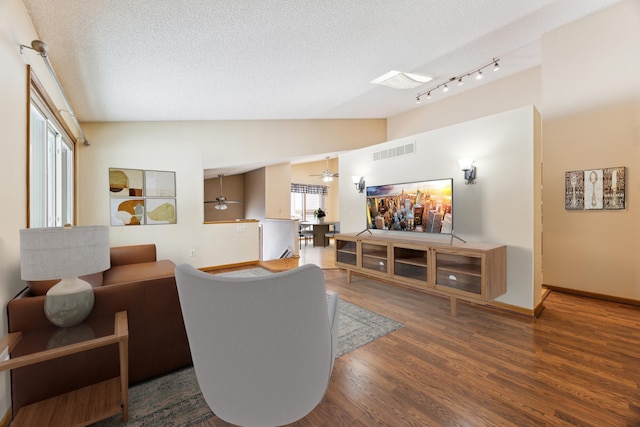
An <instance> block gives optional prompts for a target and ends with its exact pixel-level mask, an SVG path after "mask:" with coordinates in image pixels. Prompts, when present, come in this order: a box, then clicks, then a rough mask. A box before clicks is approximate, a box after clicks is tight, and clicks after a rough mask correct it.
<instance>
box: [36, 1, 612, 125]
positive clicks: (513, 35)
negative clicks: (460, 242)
mask: <svg viewBox="0 0 640 427" xmlns="http://www.w3.org/2000/svg"><path fill="white" fill-rule="evenodd" d="M618 1H619V0H484V1H482V0H430V1H424V0H414V1H410V0H400V1H386V0H350V1H344V0H340V1H337V0H325V1H317V0H297V1H284V0H267V1H257V0H253V1H250V0H234V1H211V0H185V1H177V0H174V1H170V0H163V1H157V0H135V1H131V0H108V1H107V0H95V1H86V0H24V3H25V5H26V7H27V9H28V11H29V13H30V16H31V18H32V21H33V23H34V26H35V29H36V31H37V33H38V35H39V38H40V39H41V40H43V41H45V42H46V43H47V44H48V46H49V59H50V61H51V63H52V65H53V67H54V69H55V70H56V73H57V74H58V77H59V78H60V81H61V82H62V86H63V88H64V90H65V93H66V95H67V97H68V98H69V101H70V104H71V105H72V107H73V109H74V111H75V113H76V115H77V117H78V119H79V120H80V121H81V122H90V121H157V120H260V119H330V118H388V117H393V116H395V115H397V114H400V113H403V112H406V111H408V110H410V109H413V108H417V107H418V105H416V99H415V98H416V94H417V93H418V92H420V91H423V90H426V89H429V88H430V87H433V86H436V85H437V84H439V83H442V82H444V81H446V80H448V79H449V78H450V77H452V76H455V75H460V74H463V73H466V72H468V71H472V70H474V69H476V68H478V67H479V66H481V65H483V64H485V63H487V62H490V61H491V60H492V58H495V57H498V58H501V62H500V64H501V66H502V68H501V70H500V72H498V73H489V72H487V73H485V75H486V78H485V79H483V80H482V81H481V82H480V83H479V82H473V83H470V84H466V85H464V86H461V87H459V88H456V89H455V90H450V91H449V92H448V94H447V96H451V95H453V94H455V93H460V91H462V90H469V89H471V88H473V87H477V85H478V84H486V83H488V82H491V81H492V80H494V79H497V78H503V77H506V76H509V75H512V74H514V73H517V72H520V71H522V70H525V69H528V68H531V67H534V66H537V65H539V64H540V47H539V43H540V37H541V35H542V34H543V33H545V32H547V31H550V30H553V29H555V28H557V27H559V26H562V25H564V24H567V23H569V22H572V21H574V20H577V19H579V18H581V17H583V16H585V15H588V14H591V13H593V12H595V11H598V10H600V9H603V8H605V7H608V6H610V5H612V4H614V3H617V2H618ZM24 43H25V44H28V43H30V40H25V41H24ZM32 54H33V53H32ZM390 70H398V71H403V72H411V73H419V74H426V75H429V76H431V77H432V78H433V81H431V82H429V83H426V84H425V85H423V86H421V87H418V88H416V89H404V90H398V89H391V88H388V87H385V86H376V85H373V84H371V83H369V82H370V81H371V80H373V79H375V78H376V77H378V76H380V75H382V74H384V73H386V72H388V71H390ZM444 96H445V95H444V94H442V93H438V94H437V96H434V99H433V100H432V101H437V99H440V98H442V97H444Z"/></svg>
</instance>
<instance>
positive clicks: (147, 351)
mask: <svg viewBox="0 0 640 427" xmlns="http://www.w3.org/2000/svg"><path fill="white" fill-rule="evenodd" d="M174 268H175V265H174V263H173V262H171V261H169V260H161V261H157V260H156V247H155V245H153V244H150V245H133V246H120V247H113V248H111V268H110V269H109V270H107V271H105V272H104V273H103V274H98V275H92V276H91V277H89V278H88V281H89V282H90V283H92V285H93V286H94V293H95V304H94V307H93V310H92V311H91V314H90V315H89V317H87V319H86V320H85V322H84V323H85V324H88V325H91V324H92V322H94V321H95V320H96V319H97V318H99V317H100V316H110V317H112V316H113V314H114V313H116V312H118V311H121V310H126V311H127V317H128V321H129V384H135V383H138V382H141V381H144V380H147V379H149V378H152V377H155V376H158V375H161V374H165V373H168V372H171V371H173V370H175V369H178V368H182V367H185V366H189V365H191V363H192V362H191V353H190V350H189V343H188V341H187V335H186V331H185V328H184V321H183V319H182V310H181V309H180V302H179V300H178V292H177V288H176V281H175V277H174ZM34 289H35V287H34ZM42 291H43V290H42V289H38V290H37V291H35V292H36V293H41V292H42ZM45 292H46V291H45ZM43 304H44V295H35V294H34V291H32V288H31V287H28V288H26V289H24V290H23V291H22V292H21V293H20V294H18V295H17V296H16V297H15V298H14V299H13V300H11V301H9V303H8V305H7V317H8V328H9V332H16V331H29V330H41V329H42V330H45V331H47V333H53V332H56V331H58V329H56V328H55V327H54V326H53V325H51V323H49V321H48V320H47V318H46V317H45V315H44V311H43ZM118 375H119V365H118V347H117V345H111V346H108V347H103V348H97V349H93V350H89V351H86V352H84V353H80V354H75V355H71V356H66V357H63V358H60V359H55V360H52V361H48V362H43V363H39V364H37V365H32V366H28V367H24V368H18V369H14V370H13V371H12V372H11V400H12V410H13V414H14V415H15V414H17V412H18V409H20V407H22V406H24V405H28V404H30V403H33V402H37V401H39V400H42V399H46V398H48V397H51V396H55V395H58V394H61V393H64V392H67V391H70V390H74V389H77V388H80V387H83V386H86V385H89V384H93V383H97V382H100V381H103V380H105V379H109V378H113V377H116V376H118Z"/></svg>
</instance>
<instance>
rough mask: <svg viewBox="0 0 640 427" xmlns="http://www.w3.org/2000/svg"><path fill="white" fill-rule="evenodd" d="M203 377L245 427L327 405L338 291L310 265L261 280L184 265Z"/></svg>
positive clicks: (180, 275) (180, 271)
mask: <svg viewBox="0 0 640 427" xmlns="http://www.w3.org/2000/svg"><path fill="white" fill-rule="evenodd" d="M176 282H177V285H178V294H179V297H180V304H181V307H182V313H183V316H184V322H185V326H186V330H187V337H188V338H189V346H190V348H191V354H192V358H193V364H194V367H195V373H196V377H197V379H198V383H199V385H200V388H201V390H202V393H203V395H204V398H205V400H206V402H207V404H208V405H209V407H210V408H211V410H212V411H213V413H214V414H216V415H217V416H218V417H219V418H221V419H223V420H224V421H227V422H229V423H232V424H237V425H241V426H258V425H259V426H276V425H283V424H289V423H292V422H294V421H297V420H299V419H301V418H303V417H304V416H305V415H307V414H308V413H309V412H311V410H313V408H315V407H316V405H318V403H320V401H321V400H322V398H323V397H324V394H325V392H326V390H327V386H328V384H329V378H330V376H331V371H332V369H333V361H334V358H335V351H336V344H337V335H338V315H339V314H338V295H337V294H332V295H331V296H330V297H329V298H328V297H327V294H326V290H325V284H324V273H323V272H322V270H321V269H320V268H319V267H318V266H315V265H304V266H302V267H298V268H296V269H293V270H289V271H285V272H282V273H274V274H270V275H267V276H261V277H250V278H249V277H226V276H224V275H215V274H207V273H203V272H202V271H199V270H197V269H196V268H194V267H192V266H191V265H188V264H181V265H178V266H177V267H176Z"/></svg>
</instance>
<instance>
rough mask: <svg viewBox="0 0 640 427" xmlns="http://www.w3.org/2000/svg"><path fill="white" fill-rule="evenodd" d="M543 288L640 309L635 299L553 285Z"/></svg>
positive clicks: (639, 304)
mask: <svg viewBox="0 0 640 427" xmlns="http://www.w3.org/2000/svg"><path fill="white" fill-rule="evenodd" d="M542 286H544V287H545V288H547V289H549V290H550V291H556V292H564V293H565V294H573V295H579V296H583V297H588V298H595V299H600V300H604V301H611V302H617V303H619V304H627V305H633V306H636V307H640V301H638V300H635V299H630V298H622V297H616V296H612V295H605V294H598V293H595V292H587V291H581V290H578V289H571V288H563V287H560V286H552V285H542Z"/></svg>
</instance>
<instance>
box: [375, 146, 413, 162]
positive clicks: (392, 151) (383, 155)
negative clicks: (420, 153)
mask: <svg viewBox="0 0 640 427" xmlns="http://www.w3.org/2000/svg"><path fill="white" fill-rule="evenodd" d="M410 154H416V143H415V142H412V143H410V144H403V145H398V146H397V147H391V148H387V149H385V150H382V151H376V152H375V153H373V161H374V162H377V161H378V160H385V159H391V158H394V157H399V156H408V155H410Z"/></svg>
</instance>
